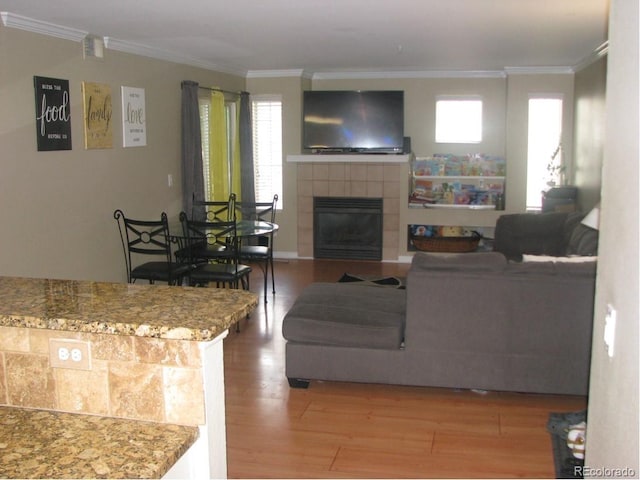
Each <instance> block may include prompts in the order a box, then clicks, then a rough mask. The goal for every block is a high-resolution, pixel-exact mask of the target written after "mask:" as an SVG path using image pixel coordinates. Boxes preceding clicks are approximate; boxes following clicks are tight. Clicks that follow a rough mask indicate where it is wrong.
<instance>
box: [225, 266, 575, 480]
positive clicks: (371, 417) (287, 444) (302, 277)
mask: <svg viewBox="0 0 640 480" xmlns="http://www.w3.org/2000/svg"><path fill="white" fill-rule="evenodd" d="M407 269H408V265H406V264H391V263H379V262H353V261H350V262H345V261H333V260H316V261H312V260H289V261H277V262H276V290H277V293H276V295H275V296H272V294H271V291H270V290H269V294H268V299H269V302H268V303H267V304H266V305H265V304H264V303H263V302H262V293H261V292H262V290H261V289H262V278H261V273H260V270H259V268H258V267H257V266H256V267H255V268H254V273H253V274H252V278H251V282H252V290H253V291H255V292H256V293H259V294H260V300H261V302H260V304H259V306H258V309H257V310H256V311H255V312H254V313H253V315H252V317H251V318H250V319H249V320H247V321H243V322H241V331H240V332H239V333H236V332H235V331H231V332H230V334H229V336H228V337H227V338H226V339H225V344H224V348H225V375H226V380H225V381H226V417H227V452H228V453H227V461H228V476H229V478H516V477H518V478H554V476H555V474H554V468H553V457H552V453H551V441H550V438H549V435H548V434H547V432H546V429H545V425H546V422H547V418H548V415H549V413H550V412H566V411H574V410H579V409H582V408H586V399H585V398H583V397H567V396H553V395H525V394H518V393H504V392H503V393H499V392H487V393H485V394H482V393H475V392H472V391H459V390H449V389H439V388H425V387H404V386H389V385H369V384H356V383H340V382H319V381H314V382H311V385H310V387H309V389H307V390H302V389H290V388H289V386H288V383H287V380H286V378H285V375H284V345H285V341H284V339H283V338H282V333H281V328H282V318H283V316H284V314H285V313H286V311H287V310H288V308H289V307H290V306H291V304H292V303H293V301H294V300H295V298H296V296H297V294H298V293H299V292H300V291H301V289H302V288H304V287H305V286H306V285H308V284H310V283H312V282H314V281H329V282H334V281H336V280H337V279H338V278H340V276H342V274H343V273H345V272H346V273H351V274H378V275H385V276H386V275H403V276H404V275H406V271H407Z"/></svg>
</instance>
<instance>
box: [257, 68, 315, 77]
mask: <svg viewBox="0 0 640 480" xmlns="http://www.w3.org/2000/svg"><path fill="white" fill-rule="evenodd" d="M311 76H312V74H310V73H308V72H305V71H304V70H303V69H301V68H292V69H286V70H249V71H248V72H247V78H285V77H296V78H297V77H300V78H311Z"/></svg>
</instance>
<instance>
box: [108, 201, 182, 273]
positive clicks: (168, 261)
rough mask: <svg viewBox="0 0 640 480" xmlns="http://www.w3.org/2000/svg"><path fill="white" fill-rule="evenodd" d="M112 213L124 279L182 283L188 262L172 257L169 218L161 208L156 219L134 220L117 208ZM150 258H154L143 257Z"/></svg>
mask: <svg viewBox="0 0 640 480" xmlns="http://www.w3.org/2000/svg"><path fill="white" fill-rule="evenodd" d="M113 217H114V218H115V219H116V221H117V223H118V231H119V232H120V240H121V241H122V249H123V251H124V260H125V266H126V270H127V282H128V283H135V281H136V280H138V279H142V280H147V281H148V282H149V283H151V284H153V283H155V282H156V281H160V282H167V284H169V285H180V284H182V280H183V279H184V277H185V276H186V275H187V274H188V273H189V265H187V264H184V263H179V262H175V261H173V260H172V256H171V241H170V235H169V222H168V220H167V214H166V213H165V212H162V214H161V215H160V219H159V220H134V219H131V218H128V217H126V216H125V214H124V213H123V211H122V210H120V209H117V210H115V211H114V212H113ZM150 258H155V259H157V260H147V261H144V259H150Z"/></svg>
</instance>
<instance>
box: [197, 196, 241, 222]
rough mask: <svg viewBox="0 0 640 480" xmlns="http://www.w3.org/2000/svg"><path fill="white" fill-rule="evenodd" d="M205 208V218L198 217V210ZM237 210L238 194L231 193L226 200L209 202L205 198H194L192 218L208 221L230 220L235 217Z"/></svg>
mask: <svg viewBox="0 0 640 480" xmlns="http://www.w3.org/2000/svg"><path fill="white" fill-rule="evenodd" d="M203 209H204V212H205V218H198V215H197V212H198V211H202V210H203ZM235 212H236V194H235V193H232V194H231V195H229V199H228V200H227V201H226V202H223V201H217V202H207V201H204V200H195V199H194V200H193V210H192V211H191V218H192V219H193V220H198V221H200V220H203V221H207V222H221V221H223V222H228V221H231V220H233V219H234V218H235V214H236V213H235Z"/></svg>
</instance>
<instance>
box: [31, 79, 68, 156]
mask: <svg viewBox="0 0 640 480" xmlns="http://www.w3.org/2000/svg"><path fill="white" fill-rule="evenodd" d="M33 86H34V88H35V95H36V135H37V139H38V151H52V150H71V105H70V102H69V80H60V79H57V78H46V77H33Z"/></svg>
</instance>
